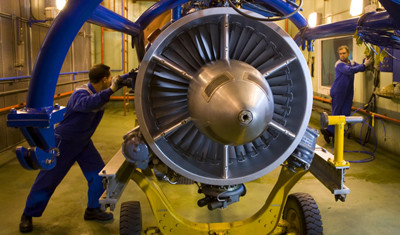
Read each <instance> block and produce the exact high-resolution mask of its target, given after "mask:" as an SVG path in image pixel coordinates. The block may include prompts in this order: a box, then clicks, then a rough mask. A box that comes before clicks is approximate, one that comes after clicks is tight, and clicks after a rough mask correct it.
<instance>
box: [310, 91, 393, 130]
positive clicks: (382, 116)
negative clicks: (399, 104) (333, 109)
mask: <svg viewBox="0 0 400 235" xmlns="http://www.w3.org/2000/svg"><path fill="white" fill-rule="evenodd" d="M313 99H314V100H319V101H322V102H325V103H329V104H331V103H332V101H331V100H330V99H325V98H321V97H318V96H313ZM351 109H352V110H358V112H360V113H363V114H366V115H374V116H375V117H378V118H381V119H384V120H386V121H390V122H394V123H396V124H400V120H399V119H395V118H391V117H388V116H385V115H382V114H379V113H373V112H367V111H365V110H363V109H358V108H356V107H354V106H352V107H351Z"/></svg>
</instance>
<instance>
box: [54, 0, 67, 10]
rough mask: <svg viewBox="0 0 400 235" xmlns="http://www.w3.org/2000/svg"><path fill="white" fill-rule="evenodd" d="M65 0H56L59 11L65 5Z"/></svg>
mask: <svg viewBox="0 0 400 235" xmlns="http://www.w3.org/2000/svg"><path fill="white" fill-rule="evenodd" d="M65 2H66V0H56V6H57V9H58V10H59V11H61V10H62V9H63V8H64V6H65Z"/></svg>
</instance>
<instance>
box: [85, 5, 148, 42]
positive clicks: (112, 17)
mask: <svg viewBox="0 0 400 235" xmlns="http://www.w3.org/2000/svg"><path fill="white" fill-rule="evenodd" d="M88 22H89V23H92V24H95V25H99V26H102V27H105V28H109V29H113V30H116V31H119V32H123V33H126V34H129V35H132V36H133V37H135V36H136V35H138V34H139V33H140V32H141V31H142V30H143V29H144V28H141V26H140V25H137V24H136V23H133V22H132V21H130V20H128V19H126V18H124V17H122V16H121V15H118V14H117V13H115V12H113V11H111V10H108V9H107V8H105V7H103V6H101V5H99V6H98V7H97V8H96V9H95V10H94V12H93V14H92V15H91V16H90V18H89V19H88Z"/></svg>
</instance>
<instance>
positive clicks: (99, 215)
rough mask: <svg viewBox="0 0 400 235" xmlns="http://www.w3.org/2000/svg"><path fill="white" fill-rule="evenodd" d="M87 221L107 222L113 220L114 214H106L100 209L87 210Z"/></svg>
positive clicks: (85, 217)
mask: <svg viewBox="0 0 400 235" xmlns="http://www.w3.org/2000/svg"><path fill="white" fill-rule="evenodd" d="M83 218H84V219H85V220H100V221H107V220H112V219H113V218H114V217H113V214H112V213H109V212H105V211H103V210H102V209H100V208H86V211H85V215H84V217H83Z"/></svg>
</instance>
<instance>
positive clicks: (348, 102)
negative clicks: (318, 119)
mask: <svg viewBox="0 0 400 235" xmlns="http://www.w3.org/2000/svg"><path fill="white" fill-rule="evenodd" d="M338 53H339V60H338V61H337V62H336V64H335V81H334V82H333V84H332V87H331V92H330V95H331V97H332V114H331V115H344V116H349V115H350V112H351V106H352V104H353V97H354V74H355V73H358V72H362V71H365V68H366V67H368V66H369V65H370V64H371V63H372V60H373V59H372V57H367V58H365V60H364V63H362V64H357V63H356V62H354V61H351V60H349V55H350V50H349V47H348V46H346V45H343V46H340V47H339V48H338ZM321 132H322V134H323V135H324V139H325V141H326V142H327V143H330V142H331V138H332V137H333V136H334V133H335V126H332V125H331V126H328V129H321Z"/></svg>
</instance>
